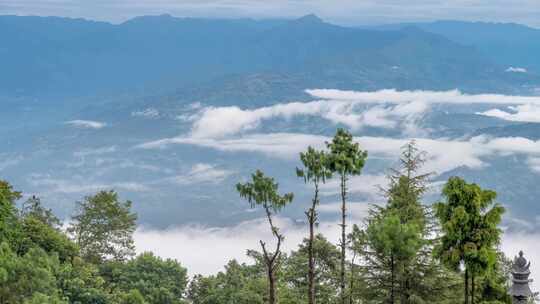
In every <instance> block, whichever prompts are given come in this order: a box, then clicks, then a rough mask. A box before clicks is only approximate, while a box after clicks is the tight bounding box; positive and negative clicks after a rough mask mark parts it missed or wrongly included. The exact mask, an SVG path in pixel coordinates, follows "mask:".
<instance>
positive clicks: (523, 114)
mask: <svg viewBox="0 0 540 304" xmlns="http://www.w3.org/2000/svg"><path fill="white" fill-rule="evenodd" d="M477 114H480V115H485V116H490V117H497V118H500V119H504V120H509V121H521V122H540V105H538V104H523V105H518V106H509V107H508V111H503V110H500V109H491V110H488V111H485V112H481V113H477Z"/></svg>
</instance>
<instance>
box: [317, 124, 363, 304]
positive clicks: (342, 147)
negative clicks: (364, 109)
mask: <svg viewBox="0 0 540 304" xmlns="http://www.w3.org/2000/svg"><path fill="white" fill-rule="evenodd" d="M326 146H327V148H328V150H329V156H328V161H327V162H326V166H327V167H328V169H329V170H330V171H331V172H335V173H338V174H339V177H340V192H341V224H340V226H341V239H340V247H341V259H340V260H341V261H340V262H341V263H340V264H341V268H340V283H341V284H340V293H341V304H345V297H346V294H345V293H346V290H345V271H346V270H345V259H346V256H345V251H346V249H347V244H346V242H347V240H346V227H347V224H346V217H347V215H346V212H347V206H346V205H347V203H346V200H347V179H348V177H349V176H354V175H359V174H360V173H361V172H362V168H363V167H364V164H365V162H366V158H367V152H366V151H363V150H361V149H360V146H359V145H358V143H354V142H353V136H352V134H351V133H349V132H348V131H346V130H344V129H341V128H340V129H338V130H337V132H336V135H334V138H333V139H332V141H331V142H329V143H326Z"/></svg>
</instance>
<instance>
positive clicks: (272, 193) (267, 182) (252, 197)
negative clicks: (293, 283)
mask: <svg viewBox="0 0 540 304" xmlns="http://www.w3.org/2000/svg"><path fill="white" fill-rule="evenodd" d="M251 180H252V181H251V182H247V183H245V184H241V183H238V184H237V185H236V189H237V190H238V192H239V193H240V197H242V198H245V199H247V200H248V202H249V203H250V204H251V206H252V207H253V206H255V205H259V206H262V207H263V208H264V211H265V212H266V218H267V219H268V224H269V225H270V230H271V231H272V234H273V236H274V237H275V238H276V246H275V249H274V251H269V250H268V249H267V246H266V243H265V242H263V241H262V240H261V241H260V244H261V247H262V251H263V256H262V257H263V258H264V264H265V266H266V270H267V271H266V272H267V275H268V276H267V279H268V303H269V304H275V303H276V301H277V299H276V294H277V290H276V281H277V278H276V272H277V271H278V270H279V266H280V262H281V243H282V242H283V239H284V236H283V235H282V234H280V232H279V229H278V227H276V226H275V224H274V221H273V216H274V215H275V213H277V212H278V211H280V210H281V209H282V208H283V207H285V206H286V205H287V204H289V203H290V202H292V200H293V197H294V195H293V194H292V193H286V194H284V195H280V194H278V184H277V183H276V182H275V181H274V179H273V178H271V177H267V176H265V175H264V173H262V172H261V171H260V170H257V171H256V172H255V173H254V174H252V175H251Z"/></svg>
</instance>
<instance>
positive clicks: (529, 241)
mask: <svg viewBox="0 0 540 304" xmlns="http://www.w3.org/2000/svg"><path fill="white" fill-rule="evenodd" d="M367 209H368V207H367V204H364V203H353V204H351V205H350V210H351V213H352V214H355V215H356V216H357V217H354V218H352V219H351V222H356V223H359V222H360V221H361V218H362V217H363V216H365V215H366V212H367ZM320 210H321V212H335V213H336V214H338V212H339V204H337V203H336V204H334V203H333V204H329V205H321V208H320ZM277 224H278V226H279V227H280V229H281V231H282V232H283V233H284V235H285V242H284V250H285V251H291V250H295V249H296V248H297V245H298V244H299V243H300V242H301V241H302V239H303V238H305V237H306V236H307V232H308V231H307V227H306V225H298V224H295V223H294V222H293V221H291V220H287V219H283V218H279V219H277ZM318 232H321V233H323V234H324V235H325V237H327V238H328V240H330V241H331V242H334V243H336V244H337V242H338V239H339V233H340V228H339V226H338V223H337V222H335V223H334V222H322V223H321V224H320V225H319V228H318ZM259 239H263V240H265V241H267V242H269V243H272V242H273V239H272V237H271V235H270V233H269V229H268V224H267V223H266V222H265V221H264V220H262V219H259V220H252V221H247V222H242V223H240V224H238V225H236V226H233V227H226V228H209V227H201V226H185V227H176V228H171V229H168V230H147V229H139V230H137V232H136V233H135V243H136V247H137V251H138V252H144V251H153V252H155V253H156V254H157V255H159V256H161V257H166V258H174V259H177V260H178V261H180V262H181V263H182V264H183V265H184V266H186V267H187V268H188V270H189V274H190V275H194V274H205V275H208V274H214V273H217V272H218V271H221V270H223V266H224V265H225V264H226V263H227V262H228V261H229V260H231V259H237V260H238V261H240V262H246V263H251V262H252V261H251V259H250V258H248V257H247V256H246V250H247V249H257V250H259V247H258V240H259ZM539 243H540V234H533V233H526V232H506V233H505V234H504V236H503V239H502V246H501V248H502V250H503V252H505V254H506V255H507V256H509V257H514V256H516V255H517V254H518V252H519V251H520V250H523V251H524V252H525V256H526V258H528V259H530V260H531V261H532V267H531V270H532V275H531V277H532V278H534V279H536V280H535V283H533V286H534V287H536V288H540V284H539V283H538V282H540V266H538V265H540V251H539V250H538V248H537V247H538V244H539ZM272 244H273V243H272ZM209 249H211V250H209Z"/></svg>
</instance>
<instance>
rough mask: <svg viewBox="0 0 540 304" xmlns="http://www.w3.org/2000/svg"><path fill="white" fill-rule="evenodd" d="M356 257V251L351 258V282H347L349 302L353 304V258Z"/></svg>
mask: <svg viewBox="0 0 540 304" xmlns="http://www.w3.org/2000/svg"><path fill="white" fill-rule="evenodd" d="M355 259H356V252H355V253H354V255H353V258H352V260H351V282H350V283H349V304H353V290H354V274H355V273H354V260H355Z"/></svg>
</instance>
